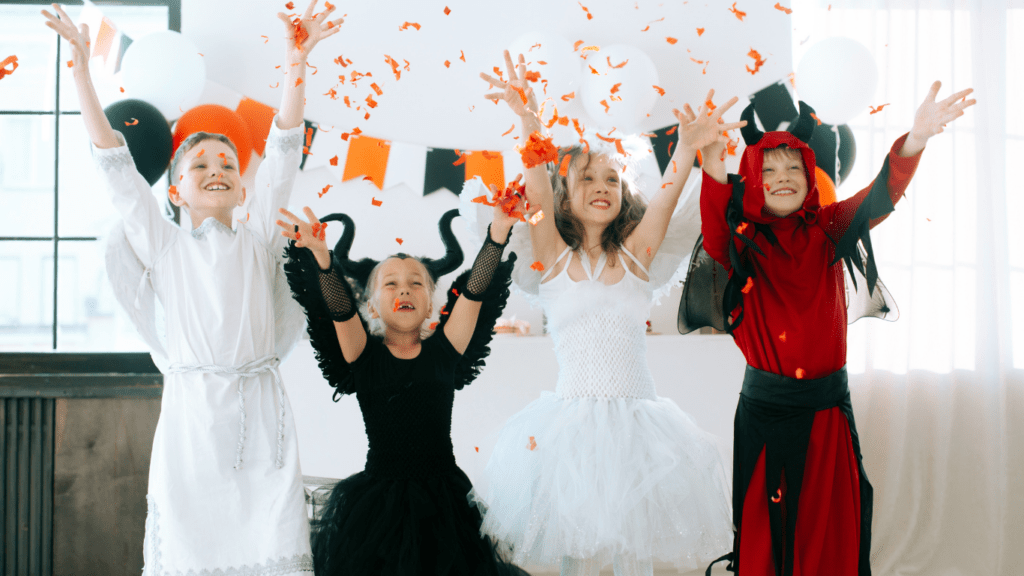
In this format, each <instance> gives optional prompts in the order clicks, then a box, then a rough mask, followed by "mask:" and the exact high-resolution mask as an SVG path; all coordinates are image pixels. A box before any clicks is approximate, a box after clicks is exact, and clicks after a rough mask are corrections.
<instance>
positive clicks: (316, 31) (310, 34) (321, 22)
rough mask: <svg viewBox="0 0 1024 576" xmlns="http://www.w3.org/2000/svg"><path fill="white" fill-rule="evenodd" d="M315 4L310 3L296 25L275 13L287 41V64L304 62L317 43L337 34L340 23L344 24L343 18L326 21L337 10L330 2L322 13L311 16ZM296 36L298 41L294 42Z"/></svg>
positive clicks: (285, 16) (314, 1)
mask: <svg viewBox="0 0 1024 576" xmlns="http://www.w3.org/2000/svg"><path fill="white" fill-rule="evenodd" d="M316 3H317V0H311V1H310V3H309V6H307V7H306V11H305V12H304V13H303V14H302V17H301V18H300V19H299V20H298V22H297V23H296V22H293V21H292V20H291V19H289V18H288V15H287V14H285V13H284V12H278V13H277V17H278V18H279V19H280V20H281V21H282V22H284V29H285V38H287V39H288V42H287V46H288V48H287V52H286V54H287V59H288V62H289V63H295V62H303V61H305V59H306V57H308V56H309V53H310V52H311V51H312V50H313V47H314V46H316V45H317V43H318V42H320V41H321V40H323V39H324V38H329V37H331V36H333V35H335V34H337V33H338V31H339V30H341V25H342V23H344V22H345V19H344V18H338V19H337V20H327V17H328V16H330V15H331V13H332V12H334V11H335V10H336V9H337V7H336V6H334V5H333V4H331V3H330V2H326V4H327V7H326V8H325V9H324V11H323V12H317V13H316V14H313V9H314V8H316ZM296 36H298V41H296Z"/></svg>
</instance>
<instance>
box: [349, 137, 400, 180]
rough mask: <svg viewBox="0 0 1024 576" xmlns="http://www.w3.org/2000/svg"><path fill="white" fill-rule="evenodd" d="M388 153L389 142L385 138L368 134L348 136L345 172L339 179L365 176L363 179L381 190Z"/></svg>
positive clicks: (389, 150)
mask: <svg viewBox="0 0 1024 576" xmlns="http://www.w3.org/2000/svg"><path fill="white" fill-rule="evenodd" d="M390 154H391V143H390V142H388V141H387V140H380V139H377V138H370V137H369V136H353V137H351V138H349V145H348V157H347V158H346V159H345V172H344V174H343V175H342V177H341V181H342V182H347V181H349V180H352V179H354V178H359V177H360V176H365V178H364V180H370V181H371V182H373V185H374V186H376V187H377V189H378V190H383V189H384V172H385V171H387V168H388V156H389V155H390Z"/></svg>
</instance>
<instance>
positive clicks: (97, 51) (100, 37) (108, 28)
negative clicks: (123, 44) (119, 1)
mask: <svg viewBox="0 0 1024 576" xmlns="http://www.w3.org/2000/svg"><path fill="white" fill-rule="evenodd" d="M116 34H117V26H114V23H113V22H111V21H110V19H109V18H107V17H106V16H104V17H103V21H101V22H100V31H99V32H97V33H96V47H95V48H93V50H92V57H93V58H95V57H97V56H103V63H104V64H106V63H107V56H108V55H110V48H111V46H113V44H114V36H115V35H116Z"/></svg>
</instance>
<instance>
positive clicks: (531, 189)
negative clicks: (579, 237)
mask: <svg viewBox="0 0 1024 576" xmlns="http://www.w3.org/2000/svg"><path fill="white" fill-rule="evenodd" d="M505 69H506V71H507V73H508V82H502V81H501V80H499V79H497V78H494V77H493V76H490V75H488V74H480V77H481V78H483V79H484V80H486V81H487V82H490V83H491V84H492V85H494V86H495V87H497V88H501V89H502V90H503V91H502V92H493V93H491V94H486V95H485V96H484V97H485V98H487V99H489V100H494V101H497V100H504V101H505V103H506V104H508V107H509V108H510V109H511V110H512V111H513V112H515V114H516V115H517V116H518V117H519V123H520V125H521V126H522V129H523V132H522V133H523V142H526V140H527V139H529V137H530V135H531V134H533V133H534V132H541V129H542V128H543V126H542V125H541V122H540V116H539V113H538V106H537V98H536V97H535V95H534V92H533V89H532V88H531V87H530V86H529V83H528V82H527V81H526V73H527V69H526V59H525V58H524V57H523V55H522V54H520V55H519V65H518V66H514V65H513V64H512V56H511V54H509V52H508V50H506V51H505ZM524 99H525V102H524ZM523 168H524V171H525V173H526V197H527V200H528V201H529V202H530V212H531V213H535V212H536V211H537V210H543V211H544V218H543V219H541V220H540V221H539V222H538V223H537V224H536V225H534V226H530V239H531V241H532V244H533V259H534V261H537V262H540V263H541V264H543V265H544V267H545V268H550V267H552V266H554V265H555V259H556V258H558V255H559V254H561V252H562V250H564V249H565V246H566V244H565V241H564V240H562V236H561V235H560V234H559V233H558V228H557V227H555V203H554V191H553V190H552V189H551V178H550V176H549V175H548V169H547V165H546V164H540V165H538V166H534V167H532V168H527V167H526V166H524V167H523Z"/></svg>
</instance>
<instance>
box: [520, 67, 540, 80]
mask: <svg viewBox="0 0 1024 576" xmlns="http://www.w3.org/2000/svg"><path fill="white" fill-rule="evenodd" d="M523 78H525V79H526V80H529V81H530V82H537V81H539V80H540V72H538V71H536V70H527V71H526V75H525V76H523Z"/></svg>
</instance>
